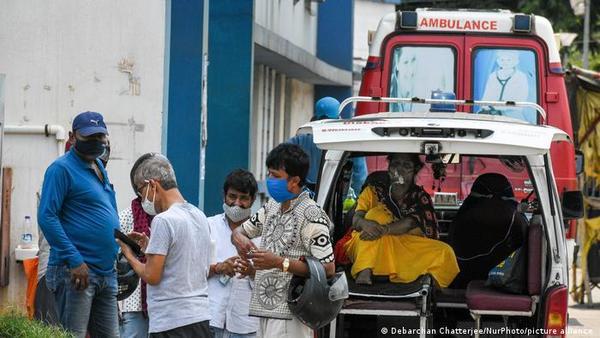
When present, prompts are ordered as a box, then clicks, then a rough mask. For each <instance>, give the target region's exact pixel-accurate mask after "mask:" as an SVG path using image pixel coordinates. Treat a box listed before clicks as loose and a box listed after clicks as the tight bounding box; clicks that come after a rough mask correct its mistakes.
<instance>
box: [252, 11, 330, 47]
mask: <svg viewBox="0 0 600 338" xmlns="http://www.w3.org/2000/svg"><path fill="white" fill-rule="evenodd" d="M294 2H295V1H294V0H284V1H280V0H276V1H273V0H255V1H254V11H255V22H256V23H257V24H259V25H261V26H263V27H265V28H267V29H269V30H271V31H273V32H275V33H277V34H278V35H280V36H281V37H282V38H284V39H286V40H288V41H290V42H291V43H293V44H294V45H296V46H299V47H300V48H302V49H304V50H306V51H307V52H309V53H311V54H313V55H316V48H317V47H316V46H317V8H318V5H317V3H315V2H313V1H310V0H300V1H298V2H296V3H295V4H294Z"/></svg>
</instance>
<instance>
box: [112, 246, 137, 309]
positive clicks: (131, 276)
mask: <svg viewBox="0 0 600 338" xmlns="http://www.w3.org/2000/svg"><path fill="white" fill-rule="evenodd" d="M117 282H118V283H119V291H118V293H117V300H123V299H125V298H127V297H129V296H131V294H132V293H133V291H135V289H136V288H137V286H138V283H139V282H140V277H138V275H137V274H136V273H135V271H134V270H133V268H132V267H131V265H129V262H128V261H127V258H125V256H124V255H123V253H119V257H118V259H117Z"/></svg>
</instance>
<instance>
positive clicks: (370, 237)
mask: <svg viewBox="0 0 600 338" xmlns="http://www.w3.org/2000/svg"><path fill="white" fill-rule="evenodd" d="M387 233H388V228H387V226H385V225H379V224H376V225H370V226H366V227H363V231H362V232H361V234H360V239H362V240H363V241H374V240H376V239H379V238H381V237H382V236H383V235H385V234H387Z"/></svg>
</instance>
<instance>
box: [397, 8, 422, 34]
mask: <svg viewBox="0 0 600 338" xmlns="http://www.w3.org/2000/svg"><path fill="white" fill-rule="evenodd" d="M418 18H419V17H418V15H417V12H414V11H403V12H400V11H398V12H397V19H396V30H402V29H410V30H414V29H417V26H418V22H419V20H418Z"/></svg>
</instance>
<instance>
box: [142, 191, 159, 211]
mask: <svg viewBox="0 0 600 338" xmlns="http://www.w3.org/2000/svg"><path fill="white" fill-rule="evenodd" d="M148 191H150V183H148V189H146V196H145V197H144V200H143V201H142V209H144V212H145V213H147V214H148V215H150V216H154V215H156V214H157V212H156V208H154V201H155V199H156V190H154V196H153V197H152V202H150V201H149V200H148Z"/></svg>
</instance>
